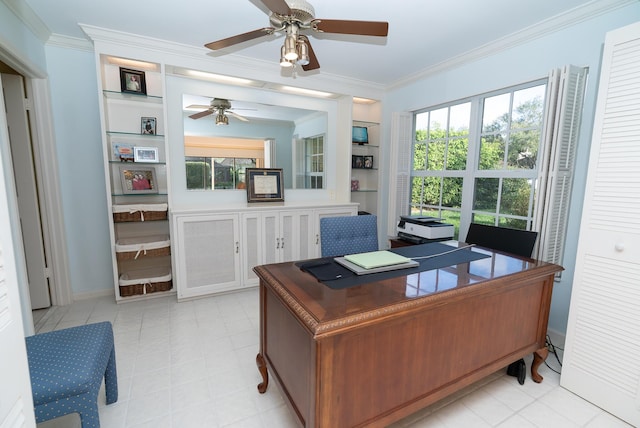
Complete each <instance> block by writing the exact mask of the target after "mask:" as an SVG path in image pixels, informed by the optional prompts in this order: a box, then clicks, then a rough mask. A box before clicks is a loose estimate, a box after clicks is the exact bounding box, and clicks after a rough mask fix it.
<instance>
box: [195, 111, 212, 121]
mask: <svg viewBox="0 0 640 428" xmlns="http://www.w3.org/2000/svg"><path fill="white" fill-rule="evenodd" d="M210 114H213V111H212V110H205V111H201V112H200V113H194V114H192V115H191V116H189V117H190V118H191V119H200V118H201V117H205V116H209V115H210Z"/></svg>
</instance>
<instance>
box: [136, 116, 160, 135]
mask: <svg viewBox="0 0 640 428" xmlns="http://www.w3.org/2000/svg"><path fill="white" fill-rule="evenodd" d="M140 133H141V134H144V135H156V118H155V117H141V118H140Z"/></svg>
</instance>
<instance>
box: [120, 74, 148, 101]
mask: <svg viewBox="0 0 640 428" xmlns="http://www.w3.org/2000/svg"><path fill="white" fill-rule="evenodd" d="M120 91H121V92H125V93H128V94H139V95H147V81H146V79H145V74H144V71H139V70H132V69H130V68H123V67H120Z"/></svg>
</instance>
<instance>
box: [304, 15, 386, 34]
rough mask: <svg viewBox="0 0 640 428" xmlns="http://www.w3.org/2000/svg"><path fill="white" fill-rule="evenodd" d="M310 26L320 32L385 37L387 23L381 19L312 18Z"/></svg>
mask: <svg viewBox="0 0 640 428" xmlns="http://www.w3.org/2000/svg"><path fill="white" fill-rule="evenodd" d="M311 28H313V29H314V30H316V31H319V32H322V33H334V34H354V35H361V36H381V37H386V35H387V34H388V33H389V23H388V22H381V21H345V20H341V19H314V20H313V21H311Z"/></svg>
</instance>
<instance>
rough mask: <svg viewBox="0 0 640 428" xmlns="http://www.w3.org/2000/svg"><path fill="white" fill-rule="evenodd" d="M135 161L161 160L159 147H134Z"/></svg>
mask: <svg viewBox="0 0 640 428" xmlns="http://www.w3.org/2000/svg"><path fill="white" fill-rule="evenodd" d="M133 161H134V162H159V159H158V148H157V147H137V146H136V147H134V148H133Z"/></svg>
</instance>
